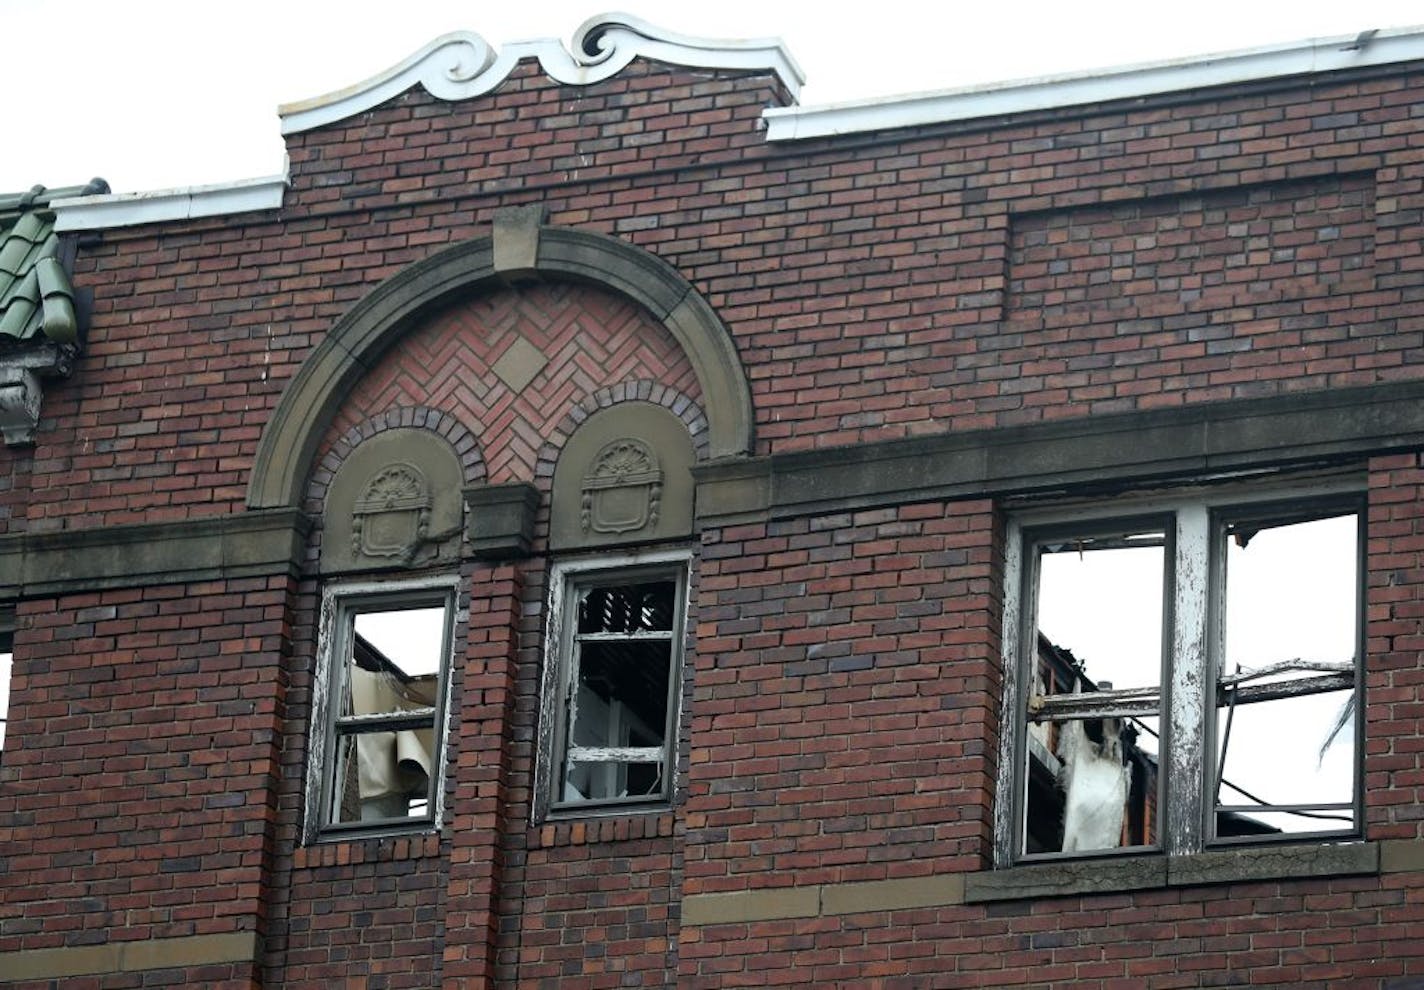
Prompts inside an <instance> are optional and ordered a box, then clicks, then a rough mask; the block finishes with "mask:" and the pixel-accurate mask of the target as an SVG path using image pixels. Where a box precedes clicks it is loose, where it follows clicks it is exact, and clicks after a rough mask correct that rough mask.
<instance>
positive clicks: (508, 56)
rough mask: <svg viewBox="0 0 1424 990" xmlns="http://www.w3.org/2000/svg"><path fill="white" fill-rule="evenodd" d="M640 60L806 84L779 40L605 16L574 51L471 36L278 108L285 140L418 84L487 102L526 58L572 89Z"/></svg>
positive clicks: (585, 28) (443, 41)
mask: <svg viewBox="0 0 1424 990" xmlns="http://www.w3.org/2000/svg"><path fill="white" fill-rule="evenodd" d="M639 56H641V57H643V58H649V59H653V60H654V61H658V62H667V63H669V64H671V65H681V66H686V67H689V68H697V69H741V70H745V71H753V72H755V71H760V72H771V73H774V74H775V75H776V77H777V78H778V79H779V80H780V81H781V84H782V85H783V86H785V87H786V88H787V90H789V91H790V93H791V95H792V96H793V97H795V96H796V95H797V94H798V93H799V92H800V90H801V84H802V83H803V82H805V77H804V76H803V75H802V74H801V69H800V67H799V66H797V64H796V61H795V60H794V59H793V58H792V57H791V54H790V52H788V51H787V50H786V48H785V46H783V45H782V43H781V42H780V41H779V40H777V39H774V38H772V39H753V40H737V41H713V40H709V39H704V38H691V37H687V36H686V35H681V34H675V33H673V32H671V31H664V30H662V29H661V28H657V27H654V26H653V25H651V24H649V23H648V22H647V21H644V20H642V19H640V18H637V17H633V16H630V15H628V14H600V15H599V16H597V17H593V18H590V19H589V20H587V21H585V22H584V23H583V25H582V26H580V27H579V29H578V30H577V31H575V32H574V36H573V50H572V51H569V50H568V49H566V48H565V47H564V46H563V44H562V43H561V42H560V41H558V40H557V39H554V38H540V39H537V40H535V41H519V42H513V43H511V44H507V45H505V46H504V48H503V49H501V50H499V51H496V50H495V49H494V47H493V46H491V45H490V44H489V42H487V41H485V39H483V38H481V37H480V36H479V35H478V34H474V33H473V32H470V31H457V32H454V33H452V34H447V35H443V36H441V37H439V38H436V39H435V40H434V41H432V42H431V43H430V44H428V45H426V46H425V47H424V48H422V49H421V50H420V51H418V52H416V53H415V54H414V55H412V56H410V57H409V58H407V59H406V60H405V61H403V62H401V63H400V64H398V65H396V66H394V67H392V68H390V69H387V70H386V71H385V72H382V73H381V74H380V75H377V76H374V77H372V78H371V79H368V80H366V81H365V82H363V83H358V84H356V85H355V86H351V87H348V88H347V89H343V90H338V91H337V92H335V93H328V94H326V95H325V96H317V97H314V98H312V99H309V100H301V101H299V102H296V103H288V104H285V105H283V106H281V107H279V108H278V110H277V113H278V114H279V115H280V116H281V118H282V133H283V134H299V133H301V132H302V131H309V130H311V129H313V128H315V127H321V126H323V125H325V124H331V123H335V122H336V121H339V120H345V119H346V118H348V117H353V116H355V115H356V114H358V113H364V112H365V111H367V110H370V109H371V108H372V107H376V106H379V105H380V104H382V103H385V102H386V101H387V100H390V99H394V98H395V97H396V96H399V95H400V94H401V93H404V92H405V91H406V90H408V89H410V88H411V87H412V86H415V85H417V84H419V85H420V86H423V87H424V88H425V90H426V92H428V93H430V95H431V96H434V97H436V98H437V99H441V100H468V99H471V98H473V97H476V96H483V95H484V94H485V93H488V92H490V91H492V90H493V89H494V88H495V87H497V86H498V85H499V84H500V83H502V82H504V80H505V78H506V77H508V75H509V73H510V72H511V71H513V69H514V67H515V66H516V65H517V64H518V63H519V62H520V60H521V59H526V58H537V59H538V60H539V64H540V65H542V66H543V67H544V71H545V72H546V73H548V74H549V77H550V78H551V79H554V80H555V81H557V82H560V83H563V84H564V85H566V86H588V85H591V84H593V83H596V82H602V81H603V80H605V79H608V78H609V77H610V76H613V75H616V74H617V73H619V72H621V71H622V70H623V69H624V68H626V67H627V65H628V63H630V62H632V61H633V59H635V58H638V57H639Z"/></svg>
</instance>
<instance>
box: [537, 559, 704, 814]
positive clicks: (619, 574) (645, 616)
mask: <svg viewBox="0 0 1424 990" xmlns="http://www.w3.org/2000/svg"><path fill="white" fill-rule="evenodd" d="M645 559H646V558H645ZM685 575H686V566H685V563H684V558H681V557H679V558H676V559H675V562H672V563H671V564H668V563H664V564H655V565H653V566H650V567H643V566H633V567H628V568H617V569H608V568H604V567H600V568H598V569H588V567H587V565H583V564H565V565H561V566H558V567H556V569H555V581H556V584H555V588H556V593H557V594H558V595H559V596H560V598H561V600H559V601H556V602H555V605H554V608H553V609H552V610H551V620H553V622H554V623H555V625H554V626H553V627H552V628H551V632H550V639H549V642H550V644H551V645H555V644H556V649H557V655H556V656H552V657H551V658H550V660H551V662H550V664H549V670H550V671H551V672H552V674H553V675H554V677H555V681H554V684H553V685H552V690H550V691H549V692H548V696H550V697H551V702H552V704H553V705H554V708H555V719H554V720H552V721H553V723H554V724H553V725H552V729H553V738H552V741H551V745H550V750H551V758H550V759H549V760H548V761H547V764H548V773H549V778H550V785H549V794H548V807H549V809H551V810H555V811H558V810H563V809H571V808H583V807H593V806H601V805H622V804H640V803H663V802H666V801H667V800H669V798H670V796H671V793H672V777H673V774H674V771H675V766H676V745H675V743H676V736H677V716H678V704H677V700H678V685H679V680H680V679H679V671H680V668H681V663H682V639H683V612H684V602H685V600H686V597H687V588H686V576H685Z"/></svg>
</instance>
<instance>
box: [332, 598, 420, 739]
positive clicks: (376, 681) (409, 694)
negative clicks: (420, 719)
mask: <svg viewBox="0 0 1424 990" xmlns="http://www.w3.org/2000/svg"><path fill="white" fill-rule="evenodd" d="M444 637H445V609H444V608H443V607H439V606H437V607H433V608H406V609H391V610H389V611H381V612H361V613H358V614H357V615H356V617H355V623H354V634H353V635H352V637H351V654H350V656H349V657H347V692H346V696H345V698H344V699H343V710H342V712H341V714H342V715H373V714H389V713H394V712H404V711H411V710H413V709H420V708H433V707H434V706H435V696H436V694H437V691H438V686H439V680H440V658H441V651H442V650H443V648H444Z"/></svg>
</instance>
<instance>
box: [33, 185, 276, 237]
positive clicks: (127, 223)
mask: <svg viewBox="0 0 1424 990" xmlns="http://www.w3.org/2000/svg"><path fill="white" fill-rule="evenodd" d="M287 185H288V181H287V177H286V176H285V175H273V176H267V177H265V178H261V179H243V180H240V181H238V182H224V183H218V184H216V185H209V186H185V187H182V188H179V189H158V190H154V191H152V192H136V193H113V194H110V195H104V196H75V197H71V198H68V199H55V200H52V201H51V202H50V204H49V208H50V209H51V210H53V211H54V229H55V230H57V231H59V232H60V233H70V232H72V231H78V230H101V229H108V228H112V227H132V226H135V225H137V224H142V223H162V222H164V221H168V220H193V219H196V218H198V217H218V216H227V215H228V214H232V213H251V212H254V211H256V210H276V209H281V206H282V196H283V194H284V193H285V192H286V190H287Z"/></svg>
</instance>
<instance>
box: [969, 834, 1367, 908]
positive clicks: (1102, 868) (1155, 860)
mask: <svg viewBox="0 0 1424 990" xmlns="http://www.w3.org/2000/svg"><path fill="white" fill-rule="evenodd" d="M1379 871H1380V847H1379V844H1378V843H1376V842H1340V843H1330V844H1319V843H1315V844H1310V845H1299V846H1252V847H1249V848H1244V847H1243V848H1240V849H1230V850H1212V851H1210V852H1201V853H1191V854H1189V855H1185V856H1163V855H1144V856H1123V857H1107V858H1102V859H1079V860H1053V861H1049V862H1043V863H1034V864H1032V865H1027V866H1015V867H1011V868H1009V869H1006V870H986V871H984V872H981V873H972V874H968V875H967V876H966V877H965V878H964V900H965V903H968V904H978V903H984V902H987V901H1009V900H1022V899H1026V898H1039V897H1068V896H1073V895H1078V894H1106V893H1117V892H1123V891H1131V890H1157V889H1161V888H1163V887H1188V886H1197V885H1201V884H1214V883H1240V882H1246V881H1253V880H1288V879H1299V878H1310V877H1337V876H1351V875H1360V874H1375V873H1378V872H1379Z"/></svg>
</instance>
